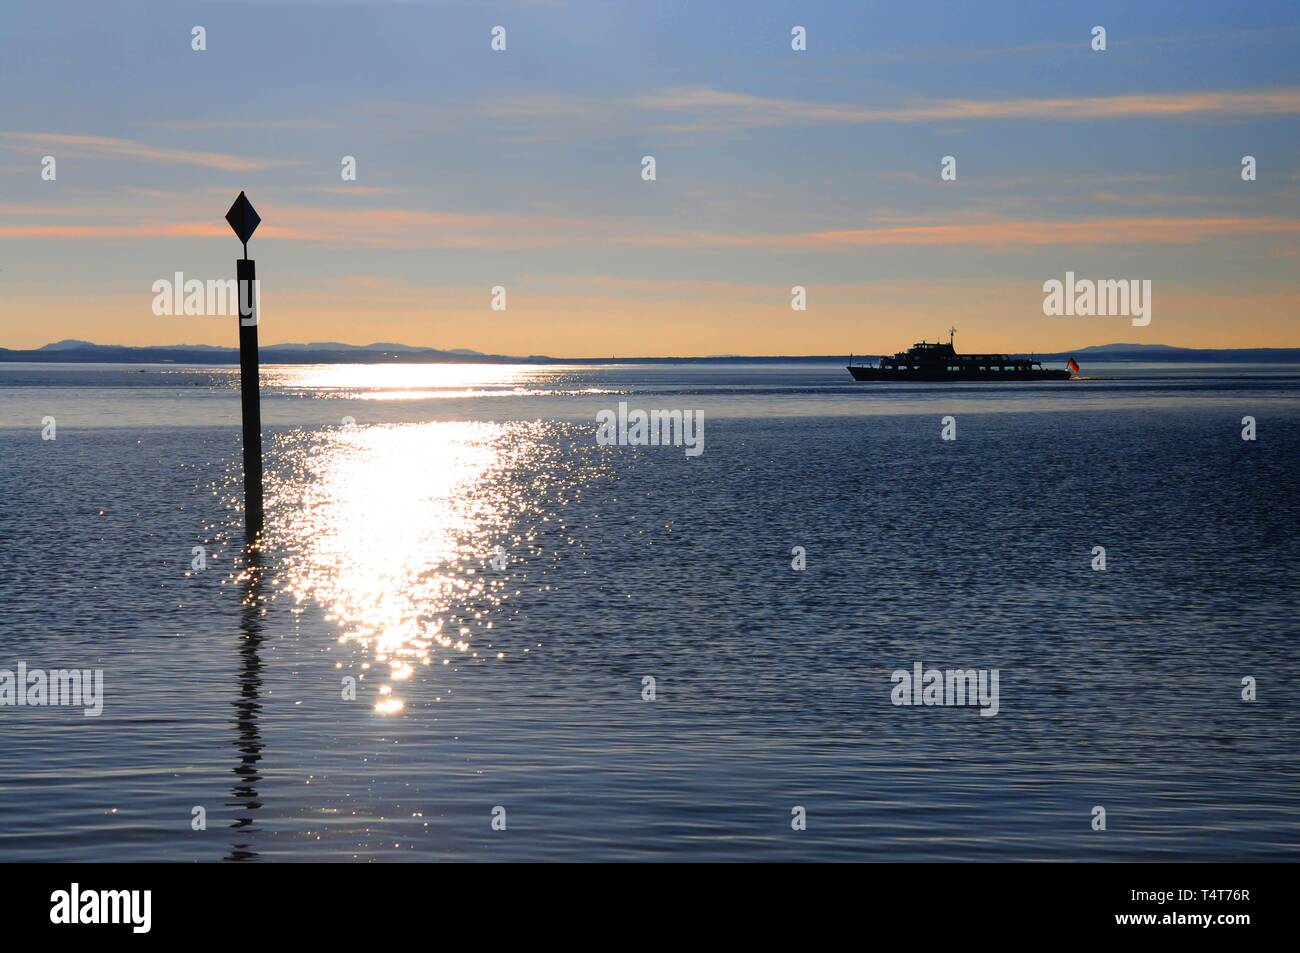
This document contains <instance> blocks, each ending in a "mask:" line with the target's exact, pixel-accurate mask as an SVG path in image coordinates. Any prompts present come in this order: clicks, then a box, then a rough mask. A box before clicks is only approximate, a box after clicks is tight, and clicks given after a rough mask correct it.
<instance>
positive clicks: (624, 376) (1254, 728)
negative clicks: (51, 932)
mask: <svg viewBox="0 0 1300 953" xmlns="http://www.w3.org/2000/svg"><path fill="white" fill-rule="evenodd" d="M1084 373H1085V375H1087V376H1088V377H1089V379H1087V380H1082V381H1071V382H1043V383H1005V384H997V383H994V384H980V383H970V384H857V383H854V382H853V381H852V380H850V379H849V376H848V374H847V373H846V372H845V370H844V368H843V367H842V366H839V365H836V364H830V363H827V364H788V365H747V364H734V363H728V364H722V363H719V364H699V365H609V366H524V365H335V366H302V367H295V366H266V367H263V372H262V407H263V410H262V413H263V425H264V429H265V461H266V480H267V486H266V506H267V512H266V532H265V538H264V540H263V545H262V547H261V548H260V550H258V551H256V552H253V553H251V554H250V552H249V551H248V550H247V549H246V548H245V546H244V537H243V530H242V513H241V510H240V506H241V499H242V487H241V471H240V436H239V400H238V369H237V368H232V367H181V366H166V365H148V366H145V365H141V366H120V365H38V364H11V365H4V364H0V454H2V457H3V460H4V467H3V470H0V498H2V499H3V501H4V502H3V504H0V560H2V561H3V566H4V572H3V576H0V601H2V602H3V605H4V617H3V623H0V647H2V652H0V669H8V670H16V668H17V666H18V665H19V664H20V663H22V664H24V665H25V666H26V668H27V669H29V670H32V669H41V670H56V669H71V668H76V669H84V670H101V671H102V677H103V698H102V703H103V707H102V713H100V714H98V715H96V716H91V717H87V716H86V714H85V713H84V711H83V709H82V708H79V707H75V706H48V705H36V706H31V705H23V706H17V705H6V706H3V707H0V738H2V741H3V743H2V744H0V858H3V859H5V860H64V861H66V860H83V861H84V860H89V861H106V860H123V861H222V860H233V861H259V860H262V861H264V860H360V861H372V860H385V861H386V860H420V861H430V860H669V859H686V860H913V861H915V860H1295V859H1297V858H1298V857H1300V799H1298V798H1300V789H1298V788H1297V781H1300V764H1298V763H1297V758H1296V750H1297V746H1296V739H1297V737H1300V735H1298V734H1297V732H1298V731H1300V691H1298V689H1300V685H1298V684H1297V681H1298V679H1297V673H1298V672H1300V614H1298V611H1297V610H1298V609H1300V579H1297V569H1298V568H1300V542H1297V538H1296V527H1297V525H1300V492H1298V491H1297V486H1298V484H1300V480H1298V477H1300V368H1297V367H1294V366H1291V367H1287V366H1272V367H1270V366H1261V365H1250V366H1231V365H1216V366H1189V365H1118V364H1113V365H1104V364H1095V365H1093V366H1092V367H1087V366H1085V368H1084ZM620 402H622V403H626V404H627V405H628V407H629V408H633V409H645V410H647V411H649V410H664V411H672V410H679V411H683V412H688V411H689V412H695V413H698V414H699V415H701V418H702V425H701V426H702V431H701V434H702V442H701V445H702V448H703V450H702V452H700V453H699V454H698V455H693V454H688V453H686V452H685V448H684V447H682V446H636V445H626V444H625V443H621V444H615V445H600V444H598V442H597V440H596V418H597V415H598V414H599V413H600V412H601V411H602V410H614V409H615V408H617V407H618V405H619V403H620ZM1247 416H1249V417H1252V418H1254V421H1255V427H1256V434H1255V439H1254V440H1244V439H1242V433H1243V418H1244V417H1247ZM949 417H950V418H952V420H951V423H946V422H945V421H944V418H949ZM46 418H53V426H54V431H53V434H52V435H53V437H54V439H42V433H43V430H44V431H46V433H47V435H50V434H49V428H48V426H47V422H46ZM945 428H947V430H948V432H949V435H950V436H954V437H955V439H943V432H944V430H945ZM1097 547H1102V548H1104V558H1105V564H1104V565H1105V568H1104V569H1101V568H1097V567H1098V550H1097ZM796 564H801V565H802V568H795V566H796ZM918 663H920V664H921V665H922V667H923V669H924V670H928V669H930V668H932V667H933V668H936V669H940V670H948V669H960V670H980V671H984V672H993V671H995V670H996V672H997V673H998V683H997V684H998V693H999V697H998V704H997V712H996V714H995V715H992V716H989V715H987V714H981V709H980V707H979V706H974V705H970V704H967V705H964V706H963V705H921V704H918V705H899V704H895V698H894V689H895V686H896V679H895V677H894V673H895V672H898V671H905V672H911V671H913V670H914V666H915V665H916V664H918ZM1243 679H1246V680H1252V679H1253V680H1254V682H1253V685H1254V686H1255V691H1256V692H1257V694H1256V697H1255V698H1254V700H1253V701H1245V700H1243V691H1244V689H1243ZM1097 808H1101V809H1103V810H1104V818H1105V829H1104V830H1102V829H1094V828H1095V827H1096V826H1097V818H1098V816H1099V815H1098V814H1097V811H1096V809H1097ZM801 819H802V820H803V823H800V821H801ZM200 822H202V823H200ZM796 827H803V828H805V829H795V828H796ZM502 828H504V829H502Z"/></svg>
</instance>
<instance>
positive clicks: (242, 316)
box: [235, 246, 262, 539]
mask: <svg viewBox="0 0 1300 953" xmlns="http://www.w3.org/2000/svg"><path fill="white" fill-rule="evenodd" d="M245 248H247V246H245ZM245 254H247V251H245ZM256 265H257V262H255V261H253V260H252V259H250V258H242V259H239V260H238V261H236V262H235V270H236V274H237V275H238V276H239V402H240V404H241V406H242V409H243V423H244V532H245V534H246V535H247V536H248V538H249V539H252V538H254V537H255V536H257V535H258V534H259V533H261V532H262V405H261V395H260V393H259V387H258V364H257V284H256V280H257V269H256Z"/></svg>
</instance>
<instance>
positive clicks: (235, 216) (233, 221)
mask: <svg viewBox="0 0 1300 953" xmlns="http://www.w3.org/2000/svg"><path fill="white" fill-rule="evenodd" d="M226 221H227V222H229V223H230V227H231V228H233V229H234V230H235V234H236V235H238V236H239V240H240V241H241V242H243V243H244V244H245V245H247V244H248V240H249V239H250V238H252V237H253V232H255V231H257V226H258V225H260V224H261V222H262V216H260V215H258V214H257V209H255V208H253V203H252V202H250V201H248V196H247V195H245V194H244V193H243V192H240V193H239V198H237V199H235V204H234V205H232V206H230V211H229V212H227V213H226Z"/></svg>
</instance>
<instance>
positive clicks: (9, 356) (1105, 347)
mask: <svg viewBox="0 0 1300 953" xmlns="http://www.w3.org/2000/svg"><path fill="white" fill-rule="evenodd" d="M260 353H261V356H262V360H263V362H264V363H267V364H426V363H427V364H439V363H441V364H744V363H751V364H753V363H758V364H773V363H811V364H825V363H834V364H839V363H843V362H845V361H846V359H847V355H844V354H829V355H821V356H814V355H800V356H792V355H773V356H749V357H746V356H743V355H726V356H713V357H622V358H620V357H550V356H548V355H545V354H530V355H528V356H527V357H520V356H515V355H508V354H483V353H481V352H479V351H472V350H469V349H467V348H454V349H451V350H440V349H438V348H425V347H412V346H410V345H407V344H343V343H340V342H336V341H323V342H314V343H310V344H271V345H266V346H264V347H262V348H260ZM859 356H861V357H866V358H871V357H873V356H874V355H872V354H862V355H859ZM1013 356H1017V357H1025V356H1029V355H1025V354H1020V355H1013ZM1033 357H1034V358H1036V359H1038V360H1043V361H1060V362H1064V361H1065V360H1066V358H1069V357H1073V358H1075V359H1076V360H1078V361H1079V362H1080V363H1082V362H1084V361H1088V362H1091V363H1106V362H1118V361H1140V362H1148V363H1150V362H1165V361H1182V362H1188V363H1254V364H1260V363H1277V364H1289V363H1300V348H1239V349H1210V348H1185V347H1173V346H1171V345H1168V344H1093V345H1089V346H1087V347H1082V348H1079V349H1077V350H1074V351H1059V352H1055V353H1036V354H1034V355H1033ZM0 361H5V362H11V363H12V362H18V361H26V362H41V363H77V364H238V363H239V349H238V348H233V347H218V346H215V345H211V344H173V345H167V346H153V347H127V346H125V345H120V344H92V343H91V342H89V341H76V340H65V341H56V342H54V343H53V344H46V345H45V346H44V347H40V348H37V349H35V350H31V351H17V350H9V349H7V348H0Z"/></svg>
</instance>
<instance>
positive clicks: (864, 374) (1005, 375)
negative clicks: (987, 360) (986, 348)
mask: <svg viewBox="0 0 1300 953" xmlns="http://www.w3.org/2000/svg"><path fill="white" fill-rule="evenodd" d="M848 371H849V373H850V374H852V375H853V379H854V380H855V381H1068V380H1069V379H1070V372H1069V371H1065V370H1057V369H1055V368H1039V369H1031V370H1023V371H1021V370H1016V371H979V370H969V371H968V370H964V369H963V370H960V371H950V370H947V369H944V370H934V371H927V370H915V371H912V370H899V371H882V370H881V369H880V368H878V367H865V366H863V367H859V366H857V365H853V364H850V365H849V366H848Z"/></svg>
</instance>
